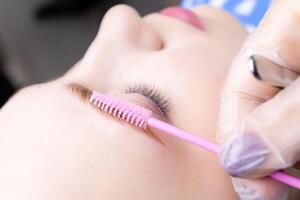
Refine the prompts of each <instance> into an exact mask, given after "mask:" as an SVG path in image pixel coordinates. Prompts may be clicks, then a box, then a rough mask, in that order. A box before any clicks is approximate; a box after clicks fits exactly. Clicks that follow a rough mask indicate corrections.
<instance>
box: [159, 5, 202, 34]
mask: <svg viewBox="0 0 300 200" xmlns="http://www.w3.org/2000/svg"><path fill="white" fill-rule="evenodd" d="M159 14H161V15H165V16H169V17H174V18H176V19H179V20H181V21H184V22H187V23H189V24H191V25H193V26H195V27H196V28H199V29H201V30H204V25H203V23H202V22H201V21H200V19H199V18H198V17H197V15H195V14H194V13H193V12H192V11H190V10H187V9H183V8H180V7H169V8H165V9H163V10H162V11H160V12H159Z"/></svg>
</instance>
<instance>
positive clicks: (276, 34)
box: [217, 0, 300, 143]
mask: <svg viewBox="0 0 300 200" xmlns="http://www.w3.org/2000/svg"><path fill="white" fill-rule="evenodd" d="M299 19H300V0H277V1H274V3H273V4H272V6H271V9H270V10H269V11H268V12H267V13H266V15H265V17H264V19H263V20H262V22H261V23H260V25H259V27H258V28H257V29H256V30H255V31H254V32H253V33H252V34H251V35H250V36H249V37H248V38H247V39H246V41H245V43H244V45H243V48H242V49H241V51H240V53H239V54H238V55H237V56H236V57H235V59H234V60H233V63H232V66H231V68H230V71H229V75H228V77H227V80H226V82H225V85H224V88H223V91H222V94H221V95H222V96H221V108H220V115H219V124H218V132H217V140H218V141H219V142H220V143H223V142H224V141H225V140H226V139H227V138H228V137H230V135H231V133H232V132H233V130H234V128H235V126H237V124H239V123H241V121H242V119H243V118H244V117H245V116H246V115H247V114H248V113H249V112H250V111H252V110H253V109H254V108H256V107H257V106H258V105H260V104H261V103H263V102H265V101H267V100H269V99H271V98H272V97H273V96H274V95H275V94H276V93H277V92H278V91H279V90H278V88H274V87H271V86H268V85H266V84H264V83H262V82H261V81H258V80H256V79H255V78H254V77H253V76H252V74H251V73H249V69H248V68H247V62H248V59H249V57H251V56H252V55H260V56H262V57H265V58H267V59H269V60H271V61H273V62H274V63H277V64H278V65H279V66H282V67H285V68H287V69H288V70H292V71H295V72H300V59H299V57H300V51H297V49H298V48H300V34H299V33H300V20H299Z"/></svg>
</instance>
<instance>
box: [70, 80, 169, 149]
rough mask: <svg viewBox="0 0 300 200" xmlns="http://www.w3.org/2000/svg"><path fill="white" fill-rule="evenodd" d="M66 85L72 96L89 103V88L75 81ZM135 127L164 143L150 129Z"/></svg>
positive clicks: (90, 92)
mask: <svg viewBox="0 0 300 200" xmlns="http://www.w3.org/2000/svg"><path fill="white" fill-rule="evenodd" d="M66 87H67V90H69V91H70V92H71V93H72V94H74V96H76V97H78V98H79V99H80V100H81V101H82V102H84V103H89V100H90V97H91V95H92V91H91V90H89V89H88V88H86V87H84V86H82V85H79V84H77V83H69V84H67V85H66ZM121 122H122V123H123V124H126V125H128V123H127V122H124V121H122V120H121ZM134 128H136V127H135V126H134ZM136 129H139V131H142V132H143V133H145V134H146V135H147V136H150V137H151V138H152V139H154V140H156V141H157V142H159V143H160V144H162V145H164V143H163V141H162V139H161V138H160V137H159V136H157V135H156V134H154V133H152V132H151V131H149V130H146V131H145V130H143V129H140V128H136Z"/></svg>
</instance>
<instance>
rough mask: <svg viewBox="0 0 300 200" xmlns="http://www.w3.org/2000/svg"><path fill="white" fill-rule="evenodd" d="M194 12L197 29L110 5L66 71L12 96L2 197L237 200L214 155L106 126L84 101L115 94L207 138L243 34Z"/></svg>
mask: <svg viewBox="0 0 300 200" xmlns="http://www.w3.org/2000/svg"><path fill="white" fill-rule="evenodd" d="M193 12H195V13H196V14H197V16H199V18H200V19H201V21H202V22H203V24H204V26H205V30H204V31H203V30H199V29H197V28H195V27H193V26H191V25H190V24H187V23H185V22H183V21H180V20H178V19H174V18H171V17H168V16H162V15H159V14H157V13H153V14H150V15H147V16H145V17H143V18H141V17H140V16H139V15H138V14H137V12H136V11H135V10H133V9H132V8H130V7H127V6H124V5H120V6H116V7H114V8H112V9H111V10H110V11H108V13H107V14H106V15H105V17H104V19H103V21H102V24H101V27H100V30H99V33H98V35H97V36H96V38H95V40H94V41H93V43H92V44H91V46H90V48H89V49H88V51H87V53H86V54H85V55H84V57H83V58H82V59H81V60H80V61H79V62H78V63H77V64H76V65H75V66H74V67H73V68H72V69H71V70H70V71H69V72H67V73H66V74H65V75H64V76H62V77H60V78H59V79H57V80H54V81H51V82H48V83H44V84H39V85H34V86H30V87H27V88H24V89H22V90H21V91H19V92H18V93H17V94H16V95H14V97H12V98H11V99H10V101H9V102H8V103H7V104H6V105H5V106H4V107H3V108H2V109H1V111H0V148H1V150H0V163H1V165H0V188H2V189H1V190H2V192H0V199H23V200H32V199H43V200H48V199H49V200H50V199H56V200H69V199H70V200H71V199H72V200H73V199H78V200H80V199H82V200H86V199H89V200H94V199H95V200H96V199H115V200H125V199H126V200H127V199H130V200H132V199H145V200H147V199H149V200H150V199H161V200H166V199H170V200H171V199H172V200H173V199H205V200H215V199H235V198H236V195H235V193H234V190H233V187H232V185H231V183H230V179H229V177H228V176H227V175H226V174H225V172H224V171H223V170H222V169H221V166H220V165H219V161H218V158H217V156H215V155H214V154H212V153H210V152H208V151H206V150H203V149H200V148H197V147H195V146H192V145H190V144H186V143H184V142H182V141H179V140H178V139H176V138H172V137H170V136H167V135H164V134H163V133H159V132H157V131H154V130H147V131H146V132H143V131H141V130H139V129H136V128H133V127H132V126H130V125H128V124H126V123H122V122H120V121H118V120H115V119H112V118H110V117H108V116H107V115H105V114H103V113H101V112H100V111H98V110H97V109H95V108H94V107H93V106H91V105H90V104H89V103H88V102H87V101H86V100H87V99H86V98H85V95H84V92H87V91H86V90H85V88H87V89H88V90H97V91H100V92H103V93H107V94H110V95H116V96H122V98H125V99H126V100H128V101H130V102H133V103H136V104H138V105H140V106H143V107H146V108H148V109H151V110H154V111H158V112H157V113H158V114H157V115H155V117H157V118H159V119H162V120H164V121H167V122H169V123H171V124H173V125H175V126H177V127H179V128H182V129H183V130H187V131H190V132H192V133H195V134H198V135H199V136H200V137H202V138H205V139H208V140H211V141H215V132H216V123H217V114H218V105H219V92H220V90H221V87H222V84H223V82H224V80H225V77H226V75H227V71H228V67H229V66H230V63H231V60H232V58H233V57H234V55H235V54H236V53H237V52H238V51H239V48H240V47H241V45H242V42H243V41H244V39H245V37H246V36H247V33H246V31H245V30H244V29H243V28H242V26H241V25H240V24H239V23H238V22H237V21H236V20H235V19H234V18H233V17H231V16H230V15H229V14H226V13H225V12H223V11H220V10H218V9H215V8H212V7H208V6H201V7H198V8H195V9H194V10H193ZM82 90H83V91H82ZM147 92H148V93H147ZM151 92H152V96H151V95H150V97H149V96H148V97H147V95H149V94H151ZM87 94H88V93H87ZM153 95H156V100H157V101H155V98H154V96H153ZM158 100H159V101H158ZM157 104H159V105H157ZM157 138H159V139H158V140H157Z"/></svg>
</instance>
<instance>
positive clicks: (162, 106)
mask: <svg viewBox="0 0 300 200" xmlns="http://www.w3.org/2000/svg"><path fill="white" fill-rule="evenodd" d="M125 93H138V94H141V95H143V96H144V97H146V98H148V99H150V100H151V101H152V102H153V103H154V104H155V105H156V106H157V107H158V108H159V111H160V112H161V113H162V114H163V115H164V116H165V117H167V115H168V113H169V105H170V103H169V100H168V99H167V98H165V97H164V96H162V95H161V93H160V92H159V90H158V89H157V88H155V87H154V86H152V87H149V86H147V85H142V84H140V85H135V86H131V87H127V88H126V89H125Z"/></svg>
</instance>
